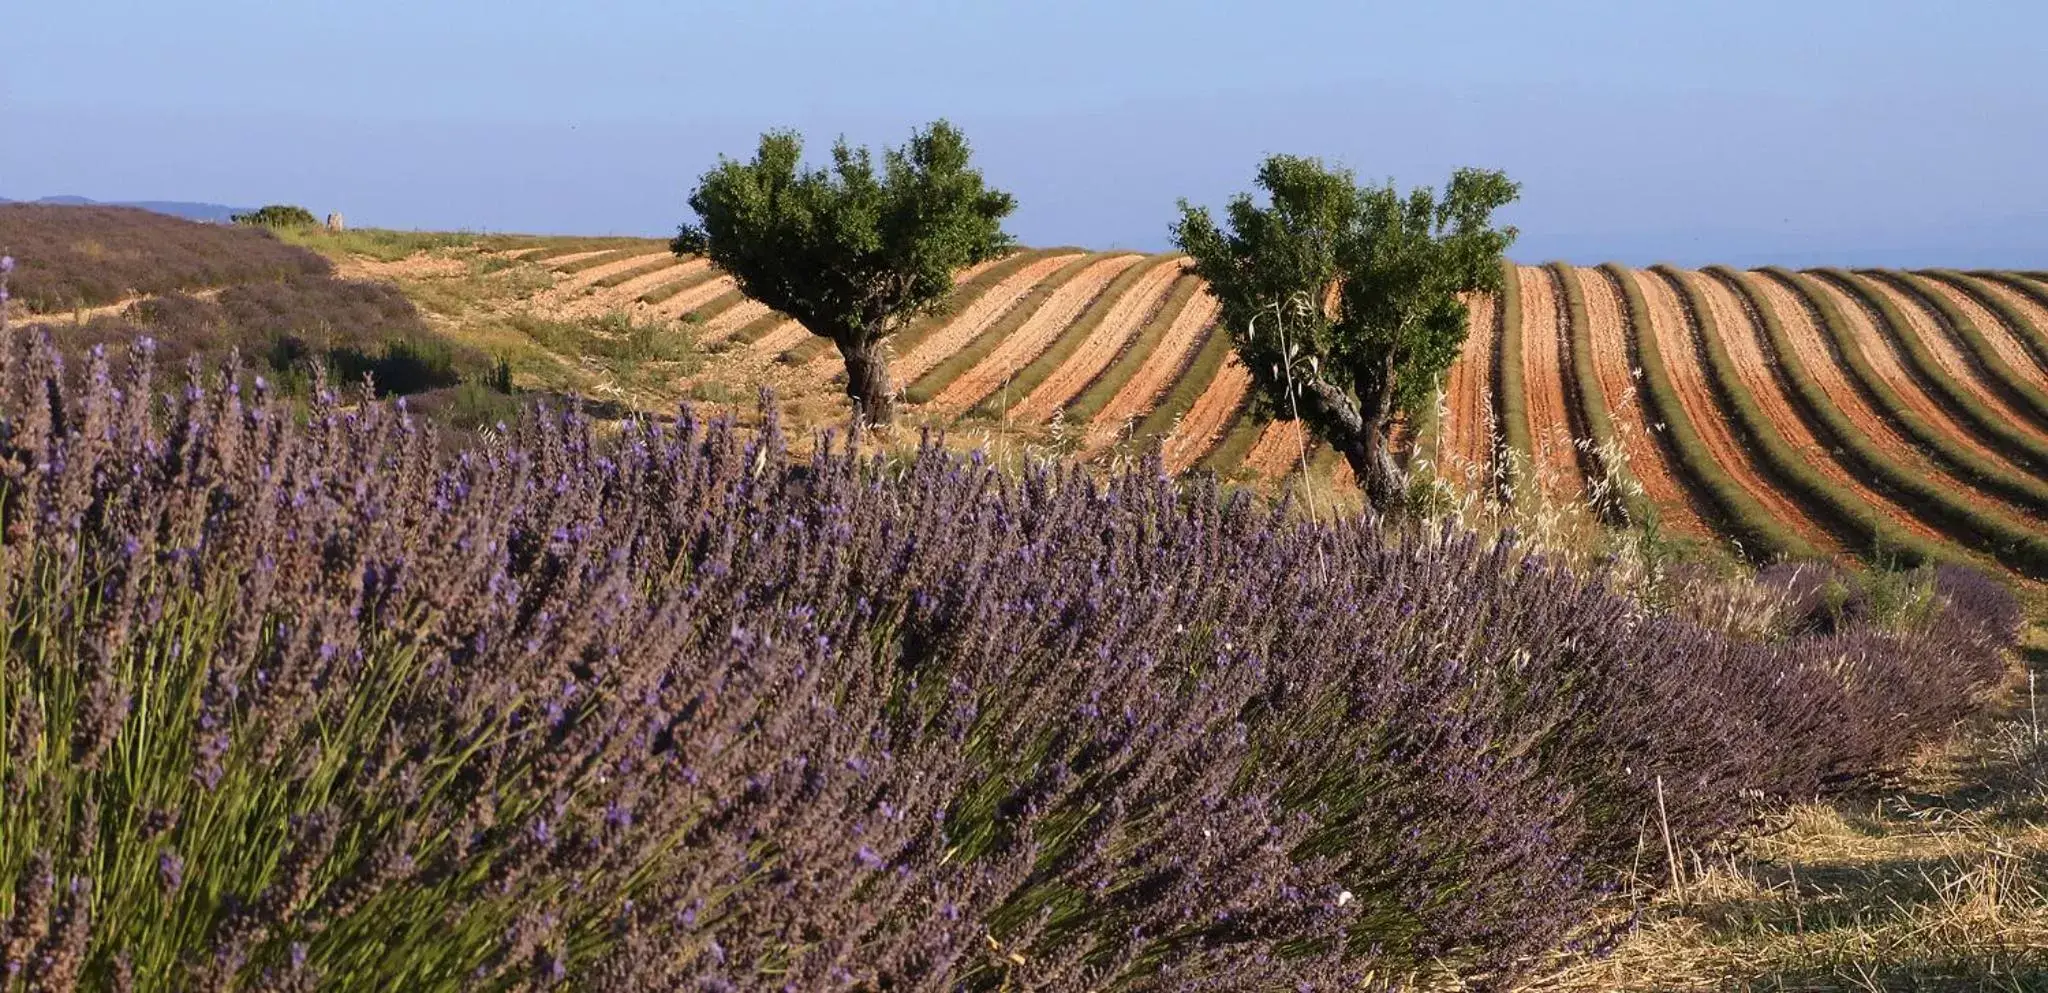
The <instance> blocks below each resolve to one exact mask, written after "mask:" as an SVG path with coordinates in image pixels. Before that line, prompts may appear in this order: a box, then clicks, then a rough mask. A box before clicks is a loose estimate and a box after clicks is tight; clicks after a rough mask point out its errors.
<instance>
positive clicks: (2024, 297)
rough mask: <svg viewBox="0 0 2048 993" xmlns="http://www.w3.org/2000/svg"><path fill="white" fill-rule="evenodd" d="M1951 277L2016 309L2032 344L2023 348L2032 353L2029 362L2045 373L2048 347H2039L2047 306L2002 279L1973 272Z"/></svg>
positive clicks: (2046, 335) (2047, 331)
mask: <svg viewBox="0 0 2048 993" xmlns="http://www.w3.org/2000/svg"><path fill="white" fill-rule="evenodd" d="M1952 278H1955V279H1960V280H1962V281H1964V282H1966V283H1968V284H1969V285H1970V286H1971V287H1972V288H1974V289H1977V290H1981V291H1982V292H1984V293H1986V294H1989V295H1990V296H1991V297H1993V298H1995V299H1997V300H1998V301H2000V302H2001V303H2004V304H2005V305H2006V306H2007V307H2009V308H2011V309H2012V310H2014V311H2015V312H2017V313H2018V314H2019V316H2020V319H2021V320H2023V321H2026V322H2027V326H2028V328H2029V329H2030V330H2031V332H2032V333H2031V334H2030V335H2029V337H2031V338H2032V339H2033V340H2034V347H2032V348H2029V349H2027V351H2028V353H2029V354H2031V355H2032V356H2033V358H2032V364H2033V366H2034V368H2035V369H2037V370H2039V371H2041V372H2043V373H2048V348H2043V347H2042V345H2043V343H2044V342H2048V305H2044V304H2043V303H2042V302H2041V301H2040V300H2037V299H2035V298H2034V297H2032V296H2030V295H2028V294H2026V293H2022V292H2020V291H2019V290H2018V289H2016V288H2014V287H2013V286H2012V285H2011V284H2010V283H2007V282H2005V281H2004V280H2000V279H1986V278H1984V277H1982V276H1979V275H1975V274H1969V275H1965V274H1961V273H1957V274H1953V276H1952Z"/></svg>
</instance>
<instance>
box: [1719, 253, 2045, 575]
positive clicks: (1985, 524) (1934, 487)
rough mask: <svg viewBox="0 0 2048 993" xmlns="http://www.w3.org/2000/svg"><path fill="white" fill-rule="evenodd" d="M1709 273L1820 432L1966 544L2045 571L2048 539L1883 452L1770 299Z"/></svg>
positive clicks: (1873, 537)
mask: <svg viewBox="0 0 2048 993" xmlns="http://www.w3.org/2000/svg"><path fill="white" fill-rule="evenodd" d="M1707 273H1708V275H1709V276H1711V277H1712V278H1715V279H1718V280H1720V281H1721V282H1722V283H1723V284H1725V285H1727V286H1728V287H1729V288H1731V289H1733V290H1734V291H1735V292H1736V293H1737V294H1738V295H1739V296H1741V297H1742V298H1743V299H1744V300H1745V301H1747V302H1748V305H1749V307H1750V309H1751V310H1752V311H1753V312H1754V313H1755V314H1756V315H1757V318H1758V323H1760V324H1762V325H1763V329H1764V335H1765V336H1766V337H1767V338H1769V339H1770V345H1771V350H1772V352H1773V353H1775V356H1776V359H1777V363H1778V368H1779V369H1780V370H1781V371H1782V372H1783V373H1784V379H1785V382H1786V384H1787V385H1788V386H1789V387H1790V388H1791V394H1792V399H1793V401H1794V403H1795V404H1796V405H1797V406H1798V407H1799V409H1800V411H1801V413H1803V414H1804V415H1805V416H1806V418H1807V421H1808V422H1809V423H1810V424H1813V425H1814V426H1815V427H1816V428H1817V431H1816V433H1817V434H1819V435H1820V437H1821V438H1822V439H1823V440H1824V441H1826V442H1827V443H1828V444H1829V445H1830V447H1831V448H1832V449H1833V450H1834V451H1835V453H1836V454H1837V455H1838V456H1839V457H1840V458H1841V459H1842V460H1843V461H1844V462H1846V463H1848V464H1849V465H1850V467H1851V468H1853V469H1855V470H1859V475H1861V476H1862V477H1863V478H1865V479H1868V480H1873V481H1875V482H1876V483H1878V484H1879V485H1880V486H1881V488H1883V489H1884V490H1886V491H1887V492H1889V493H1890V494H1891V495H1892V496H1893V497H1894V498H1896V499H1898V500H1899V502H1901V503H1904V504H1906V505H1907V506H1910V507H1912V508H1913V509H1914V511H1915V512H1917V513H1918V514H1920V515H1921V516H1922V517H1925V518H1927V519H1928V520H1930V521H1933V522H1934V523H1936V524H1937V525H1939V526H1940V527H1941V528H1942V529H1943V530H1944V531H1946V532H1948V533H1949V534H1951V535H1953V536H1955V537H1957V538H1959V539H1961V540H1962V541H1964V542H1965V543H1967V544H1970V545H1974V546H1976V547H1978V548H1981V549H1983V550H1985V551H1987V552H1990V553H1991V554H1992V556H1994V557H1995V558H1997V559H1998V560H1999V561H2000V562H2003V563H2005V564H2006V565H2007V566H2010V567H2012V568H2013V569H2016V570H2019V571H2021V572H2024V573H2027V574H2028V575H2031V576H2036V577H2038V576H2041V575H2043V574H2044V571H2048V538H2044V537H2043V536H2042V535H2039V534H2037V533H2035V532H2034V530H2033V529H2031V528H2028V527H2027V526H2026V525H2025V524H2023V523H2021V522H2018V521H2015V520H2012V519H2011V518H2009V517H2006V516H2005V515H2002V514H1994V513H1987V512H1984V511H1981V510H1979V509H1977V508H1975V507H1971V506H1969V505H1968V504H1965V503H1963V502H1961V501H1959V500H1957V499H1956V498H1955V496H1954V495H1953V492H1952V489H1951V487H1949V486H1946V485H1944V484H1943V483H1942V482H1941V481H1940V480H1938V479H1930V478H1929V477H1928V474H1927V473H1924V472H1920V471H1917V470H1915V469H1913V468H1910V467H1907V466H1905V465H1902V464H1900V463H1899V462H1898V461H1897V460H1895V459H1893V458H1891V457H1890V456H1888V455H1886V454H1885V453H1884V452H1883V451H1882V450H1880V449H1879V448H1878V447H1877V446H1876V445H1875V444H1874V443H1872V441H1871V440H1870V436H1869V434H1868V433H1867V432H1865V431H1864V430H1863V429H1861V428H1859V427H1857V426H1856V424H1855V422H1854V421H1851V420H1850V419H1849V417H1848V415H1846V414H1844V413H1843V412H1842V410H1841V408H1840V407H1837V406H1836V405H1835V402H1834V401H1833V400H1832V399H1830V398H1829V397H1828V395H1827V391H1826V390H1824V389H1822V388H1821V386H1820V384H1819V383H1817V382H1815V381H1814V378H1813V375H1812V373H1811V372H1810V371H1809V370H1808V369H1807V367H1806V363H1805V361H1804V360H1803V359H1801V358H1800V356H1799V353H1798V351H1797V350H1796V349H1795V348H1794V347H1793V345H1792V341H1791V339H1790V337H1789V336H1788V335H1787V334H1786V333H1785V326H1784V323H1783V322H1782V321H1781V320H1780V319H1779V316H1778V314H1777V313H1776V312H1774V311H1773V310H1772V309H1771V306H1770V301H1769V300H1768V299H1766V298H1765V297H1764V296H1763V294H1761V293H1758V292H1756V290H1755V289H1754V288H1753V287H1751V286H1750V285H1749V284H1748V283H1747V282H1746V281H1745V280H1743V279H1742V278H1741V277H1740V276H1738V275H1737V274H1736V273H1735V271H1734V270H1732V269H1729V268H1727V267H1726V266H1713V267H1710V268H1708V269H1707ZM1766 278H1767V277H1766ZM1794 461H1795V462H1798V463H1800V464H1803V460H1801V459H1798V458H1795V459H1794ZM1843 495H1844V496H1848V495H1847V494H1843ZM1860 537H1862V538H1863V539H1864V540H1865V541H1866V542H1868V543H1869V544H1868V547H1871V548H1879V547H1882V546H1883V544H1884V543H1885V542H1888V541H1890V540H1891V539H1890V538H1889V537H1888V536H1885V535H1882V534H1875V533H1871V534H1865V535H1861V536H1860ZM1908 537H1909V538H1911V539H1912V540H1913V541H1915V542H1918V543H1921V544H1924V545H1926V546H1927V547H1926V548H1925V549H1924V550H1923V552H1922V554H1924V555H1925V556H1926V558H1923V559H1922V561H1947V560H1950V559H1953V558H1955V556H1953V555H1952V554H1951V553H1949V552H1948V550H1947V549H1944V548H1940V547H1938V546H1934V545H1933V544H1932V543H1931V542H1927V541H1926V540H1925V539H1922V538H1919V537H1918V536H1916V535H1908ZM1909 551H1910V549H1909Z"/></svg>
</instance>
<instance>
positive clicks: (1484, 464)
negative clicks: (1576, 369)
mask: <svg viewBox="0 0 2048 993" xmlns="http://www.w3.org/2000/svg"><path fill="white" fill-rule="evenodd" d="M1465 302H1466V304H1467V305H1468V306H1469V307H1470V308H1471V317H1470V318H1469V321H1470V325H1471V327H1470V330H1469V331H1468V332H1467V334H1466V335H1465V344H1464V346H1463V347H1462V349H1461V350H1460V352H1459V355H1458V360H1457V361H1456V362H1453V363H1451V369H1450V374H1449V375H1448V376H1446V377H1444V417H1443V422H1442V423H1441V424H1439V425H1438V426H1437V445H1436V447H1437V449H1438V451H1437V452H1435V453H1425V454H1427V455H1430V456H1431V457H1433V458H1434V459H1436V460H1437V463H1438V464H1437V466H1436V473H1437V476H1438V477H1439V478H1441V479H1445V480H1451V481H1460V482H1462V483H1463V484H1464V485H1466V486H1468V487H1477V486H1481V485H1485V484H1486V483H1487V481H1488V480H1489V479H1490V478H1491V474H1492V471H1493V441H1494V435H1495V434H1496V433H1497V427H1496V425H1495V424H1494V423H1493V349H1494V342H1495V341H1496V340H1498V338H1499V336H1500V329H1499V327H1498V324H1499V321H1500V306H1499V301H1498V300H1496V299H1494V297H1492V296H1491V295H1489V294H1484V293H1481V294H1474V295H1472V296H1469V297H1467V298H1466V299H1465Z"/></svg>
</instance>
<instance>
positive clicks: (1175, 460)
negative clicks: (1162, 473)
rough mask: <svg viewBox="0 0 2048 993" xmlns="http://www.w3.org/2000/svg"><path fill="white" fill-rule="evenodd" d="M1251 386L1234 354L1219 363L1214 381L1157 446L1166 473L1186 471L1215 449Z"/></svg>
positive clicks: (1244, 370) (1242, 365)
mask: <svg viewBox="0 0 2048 993" xmlns="http://www.w3.org/2000/svg"><path fill="white" fill-rule="evenodd" d="M1251 385H1252V374H1251V373H1250V372H1249V371H1248V370H1246V369H1245V367H1244V364H1243V363H1241V362H1239V361H1238V360H1237V356H1236V355H1235V354H1232V355H1231V356H1230V357H1229V358H1226V359H1224V360H1223V366H1222V367H1221V368H1219V369H1217V370H1216V378H1214V379H1211V380H1210V381H1209V385H1208V386H1206V387H1204V388H1203V389H1202V395H1201V396H1199V397H1196V398H1195V402H1194V404H1193V405H1192V406H1190V407H1189V408H1188V412H1187V413H1186V414H1185V415H1183V416H1182V417H1181V419H1180V423H1179V424H1178V425H1176V426H1175V428H1174V431H1173V433H1172V434H1171V435H1169V436H1167V438H1166V440H1165V441H1164V442H1162V443H1161V444H1160V446H1159V457H1160V460H1161V461H1163V462H1165V463H1166V468H1167V471H1169V472H1179V471H1181V470H1183V469H1186V468H1187V467H1189V466H1191V465H1194V464H1195V463H1196V462H1198V461H1200V460H1201V458H1202V456H1204V455H1207V454H1209V450H1210V449H1212V448H1214V447H1216V442H1217V441H1218V440H1219V439H1221V438H1222V437H1223V433H1224V432H1225V431H1227V430H1229V429H1230V419H1231V416H1232V415H1234V414H1236V413H1237V411H1238V408H1240V407H1242V406H1244V397H1245V393H1246V391H1248V390H1250V389H1251Z"/></svg>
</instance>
